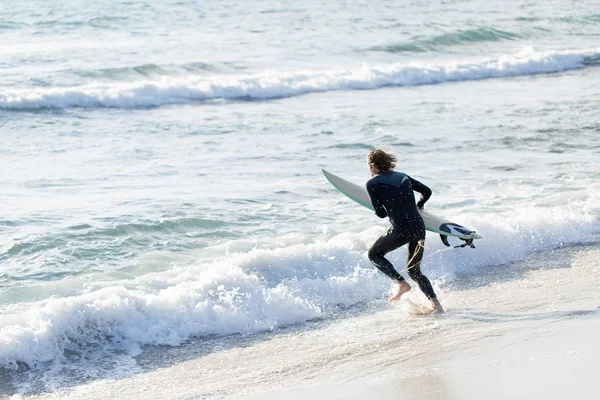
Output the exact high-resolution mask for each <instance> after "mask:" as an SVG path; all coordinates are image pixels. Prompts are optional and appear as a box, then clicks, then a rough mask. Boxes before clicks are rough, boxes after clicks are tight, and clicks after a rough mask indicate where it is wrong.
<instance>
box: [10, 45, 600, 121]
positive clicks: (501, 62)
mask: <svg viewBox="0 0 600 400" xmlns="http://www.w3.org/2000/svg"><path fill="white" fill-rule="evenodd" d="M599 56H600V49H595V50H586V51H552V52H537V51H534V50H533V49H530V48H529V49H523V50H522V51H520V52H519V53H516V54H511V55H509V54H506V55H503V56H500V57H498V58H488V59H479V60H471V61H454V62H438V63H425V62H411V63H391V64H362V65H359V66H344V67H337V68H329V69H320V70H318V69H312V70H294V71H265V72H262V73H257V74H247V75H222V74H221V75H213V76H209V77H206V76H203V77H198V76H186V77H164V78H161V79H159V80H143V81H133V82H129V83H122V82H120V83H115V82H110V83H98V82H94V83H90V84H87V85H80V86H73V87H67V88H65V87H60V88H58V87H50V88H48V87H36V88H27V89H13V88H11V89H3V90H0V108H2V109H13V110H30V109H65V108H72V107H85V108H101V107H114V108H139V107H158V106H162V105H168V104H185V103H190V102H196V101H207V100H215V99H227V100H268V99H274V98H281V97H293V96H299V95H303V94H308V93H317V92H326V91H336V90H374V89H378V88H382V87H388V86H416V85H430V84H438V83H444V82H456V81H472V80H480V79H489V78H502V77H514V76H524V75H532V74H545V73H556V72H562V71H568V70H573V69H578V68H584V67H586V66H587V65H594V64H596V61H595V60H598V57H599ZM590 60H591V61H590Z"/></svg>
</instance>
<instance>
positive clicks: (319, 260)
mask: <svg viewBox="0 0 600 400" xmlns="http://www.w3.org/2000/svg"><path fill="white" fill-rule="evenodd" d="M597 212H598V199H597V198H596V197H590V198H589V199H588V200H587V201H586V202H577V203H574V204H570V205H563V206H559V207H552V208H529V209H528V208H520V209H517V210H515V211H508V212H505V213H502V214H489V215H475V214H463V215H456V216H452V219H453V220H455V221H457V222H459V223H462V224H464V225H466V226H470V227H474V228H476V229H477V231H478V232H479V233H481V234H482V235H483V236H484V239H483V240H481V241H478V242H477V249H474V250H473V249H456V250H451V251H446V252H442V253H439V254H434V255H432V256H431V257H429V258H427V259H426V260H425V261H424V263H423V268H424V269H425V271H427V274H428V275H429V276H430V277H431V278H433V279H436V280H437V284H438V285H437V286H439V283H440V282H442V281H453V280H454V279H456V277H457V276H462V278H461V279H468V278H464V275H465V274H469V273H475V274H476V273H477V272H478V271H479V270H482V269H486V268H489V267H491V266H496V267H500V266H501V267H502V268H510V265H509V264H508V263H510V262H511V261H516V260H519V259H523V258H524V257H525V256H526V255H527V254H529V253H531V252H532V251H537V250H543V249H548V248H552V247H556V246H560V245H563V244H568V243H579V242H590V241H597V240H598V233H599V232H600V220H599V219H598V217H597V215H598V214H597ZM381 233H382V228H381V227H380V226H376V227H371V228H369V229H367V230H366V231H363V232H359V233H345V234H340V235H335V236H332V237H330V239H329V240H327V241H319V242H313V243H308V244H306V243H298V244H291V245H289V244H282V247H280V248H265V249H253V250H250V251H247V252H243V253H238V254H233V255H228V256H227V257H224V258H221V259H217V260H215V261H214V262H212V263H210V264H200V265H197V266H195V267H186V268H180V269H175V270H171V271H166V272H156V273H152V274H148V275H145V276H141V277H139V278H137V279H136V280H134V281H123V282H120V283H117V284H115V282H114V281H113V282H108V281H107V282H96V283H93V284H90V286H89V290H90V292H89V293H86V294H83V295H79V296H74V297H67V298H50V299H47V300H45V301H43V302H37V303H30V304H29V305H28V306H27V308H29V310H27V311H23V307H24V306H26V305H23V304H21V305H20V306H19V307H20V308H18V309H15V310H14V311H13V313H12V315H8V314H9V313H10V310H7V309H5V310H4V311H5V313H4V314H5V315H3V316H0V367H5V368H9V369H10V368H14V367H15V363H16V361H23V362H26V363H28V364H29V365H30V366H35V365H36V364H37V363H39V362H47V361H52V360H55V361H56V360H61V359H62V358H64V357H65V350H70V351H72V352H79V353H82V352H85V351H86V349H88V348H93V349H94V351H98V348H102V347H106V348H110V349H114V348H119V349H126V350H128V351H129V352H130V353H131V354H133V353H135V352H136V351H139V348H140V345H146V344H149V345H170V346H177V345H180V344H181V343H183V342H185V341H186V340H189V339H190V338H193V337H201V336H206V335H227V334H232V333H251V332H258V331H265V330H271V329H276V328H278V327H281V326H285V325H289V324H295V323H301V322H305V321H307V320H310V319H314V318H317V317H319V318H322V317H325V318H326V317H328V316H331V315H333V314H335V313H337V312H339V309H340V307H341V308H345V307H350V306H353V305H356V304H358V303H362V302H372V301H385V300H384V299H385V297H386V295H387V291H388V290H389V288H390V287H391V284H390V281H389V280H388V279H387V278H385V277H384V276H383V275H382V274H380V273H379V272H377V271H376V270H375V269H374V268H373V267H372V265H371V264H370V262H369V260H368V259H367V256H366V252H367V250H368V247H369V246H370V244H371V243H372V242H373V241H374V240H375V239H376V238H377V236H378V235H379V234H381ZM442 248H444V247H443V245H442V244H441V242H440V241H439V239H437V237H436V236H435V235H432V234H430V235H429V240H428V242H427V253H426V255H428V254H432V253H433V252H435V251H436V250H439V249H442ZM405 257H406V250H405V249H402V250H399V251H396V252H394V253H392V254H391V260H392V261H393V262H394V263H395V265H396V266H397V267H401V266H403V264H404V262H405ZM442 289H443V288H442ZM6 311H8V312H6Z"/></svg>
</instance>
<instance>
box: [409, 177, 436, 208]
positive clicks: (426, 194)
mask: <svg viewBox="0 0 600 400" xmlns="http://www.w3.org/2000/svg"><path fill="white" fill-rule="evenodd" d="M408 178H409V179H410V183H411V185H412V188H413V190H414V191H415V192H419V193H421V198H420V199H419V201H418V202H417V208H423V206H424V205H425V203H426V202H427V200H429V198H430V197H431V189H429V188H428V187H427V186H425V185H423V184H422V183H421V182H419V181H418V180H416V179H413V178H411V177H410V176H409V177H408Z"/></svg>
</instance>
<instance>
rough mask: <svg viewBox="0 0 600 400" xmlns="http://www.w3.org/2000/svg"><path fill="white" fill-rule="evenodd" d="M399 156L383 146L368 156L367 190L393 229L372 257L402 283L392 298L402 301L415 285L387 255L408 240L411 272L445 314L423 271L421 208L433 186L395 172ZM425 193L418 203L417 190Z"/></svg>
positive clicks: (375, 246)
mask: <svg viewBox="0 0 600 400" xmlns="http://www.w3.org/2000/svg"><path fill="white" fill-rule="evenodd" d="M396 161H397V159H396V156H395V155H394V154H392V153H388V152H385V151H383V150H380V149H375V150H371V151H370V152H369V154H368V155H367V162H368V163H369V170H370V171H371V176H372V178H371V179H370V180H369V181H368V182H367V192H368V193H369V196H370V197H371V203H372V204H373V208H374V209H375V214H377V216H378V217H379V218H385V217H388V218H389V219H390V223H391V224H392V226H391V228H390V229H389V230H388V231H387V232H386V233H385V234H384V235H383V236H381V237H380V238H379V239H377V241H376V242H375V243H374V244H373V246H371V248H370V249H369V260H371V262H372V263H373V264H374V265H375V266H376V267H377V268H378V269H379V270H380V271H381V272H383V273H384V274H386V275H387V276H389V277H390V278H391V279H392V280H393V281H394V282H396V283H397V284H398V290H397V292H396V294H395V295H394V296H392V297H390V299H389V300H390V301H392V302H393V301H397V300H400V297H402V295H403V294H404V293H406V292H408V291H409V290H410V289H411V287H410V285H409V284H408V282H406V281H405V280H404V278H403V277H402V276H401V275H400V274H399V273H398V271H396V270H395V269H394V266H393V265H392V263H391V262H389V261H388V260H387V259H386V258H385V255H386V254H387V253H389V252H390V251H392V250H396V249H397V248H399V247H401V246H404V245H405V244H407V243H408V263H407V266H406V268H407V270H408V275H409V276H410V277H411V279H412V280H413V281H415V282H416V283H417V285H419V288H420V289H421V291H422V292H423V293H425V296H427V298H428V299H429V300H430V301H431V304H432V305H433V310H434V311H435V312H440V313H443V312H444V309H443V308H442V305H441V304H440V302H439V301H438V299H437V297H436V295H435V292H434V291H433V287H432V286H431V282H429V279H427V277H426V276H425V275H423V273H422V272H421V260H422V259H423V251H424V246H425V223H424V222H423V218H421V215H420V214H419V212H418V210H417V209H420V210H422V209H423V206H424V205H425V202H427V200H429V197H431V189H429V188H428V187H427V186H425V185H423V184H422V183H421V182H419V181H417V180H415V179H412V178H411V177H410V176H408V175H406V174H403V173H401V172H396V171H394V168H395V167H396ZM413 190H414V191H417V192H419V193H421V199H420V200H419V202H418V203H415V195H414V191H413Z"/></svg>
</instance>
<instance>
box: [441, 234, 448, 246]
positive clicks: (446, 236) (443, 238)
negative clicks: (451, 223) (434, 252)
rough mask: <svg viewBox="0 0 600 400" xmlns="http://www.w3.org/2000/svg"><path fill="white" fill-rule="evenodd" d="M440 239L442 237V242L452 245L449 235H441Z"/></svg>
mask: <svg viewBox="0 0 600 400" xmlns="http://www.w3.org/2000/svg"><path fill="white" fill-rule="evenodd" d="M440 239H442V243H444V244H445V245H446V246H448V247H450V243H449V242H448V235H440Z"/></svg>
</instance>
